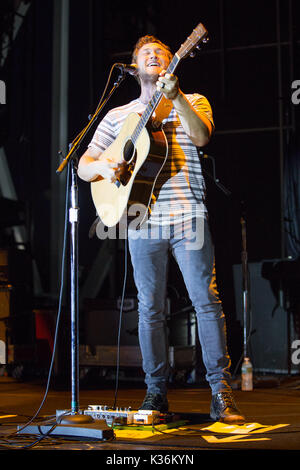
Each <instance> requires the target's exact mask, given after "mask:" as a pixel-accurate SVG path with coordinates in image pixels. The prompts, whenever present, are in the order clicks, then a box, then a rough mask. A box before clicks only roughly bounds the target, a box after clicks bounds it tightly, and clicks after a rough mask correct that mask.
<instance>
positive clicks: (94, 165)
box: [78, 150, 120, 183]
mask: <svg viewBox="0 0 300 470" xmlns="http://www.w3.org/2000/svg"><path fill="white" fill-rule="evenodd" d="M88 152H89V153H91V151H90V150H89V151H88ZM88 152H86V153H85V154H84V155H83V156H82V157H81V159H80V160H79V165H78V176H79V177H80V178H81V179H83V180H84V181H88V182H90V181H97V180H101V179H107V180H108V181H109V182H110V183H113V182H114V181H116V179H117V176H118V173H119V166H120V165H119V164H118V163H116V162H113V161H112V160H104V159H103V160H101V159H96V158H95V157H93V156H90V155H89V154H88Z"/></svg>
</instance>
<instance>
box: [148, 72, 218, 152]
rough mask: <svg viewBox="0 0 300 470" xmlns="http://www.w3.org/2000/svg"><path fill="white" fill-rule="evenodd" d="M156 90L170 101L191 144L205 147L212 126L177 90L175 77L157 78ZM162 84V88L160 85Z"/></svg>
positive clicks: (168, 75)
mask: <svg viewBox="0 0 300 470" xmlns="http://www.w3.org/2000/svg"><path fill="white" fill-rule="evenodd" d="M158 82H159V84H158V86H157V88H158V90H159V91H162V92H163V94H164V95H165V97H166V98H167V99H169V100H172V102H173V105H174V109H175V110H176V112H177V114H178V117H179V119H180V122H181V124H182V127H183V129H184V131H185V133H186V134H187V135H188V137H189V138H190V139H191V141H192V142H193V144H195V145H197V147H203V146H204V145H207V144H208V142H209V140H210V136H211V134H212V130H213V129H212V124H211V122H210V120H209V119H208V118H207V117H206V115H205V114H204V113H199V112H197V110H196V109H195V108H194V107H193V106H192V105H191V103H190V102H189V101H188V100H187V98H186V97H185V95H184V94H183V93H182V91H181V90H180V88H179V84H178V79H177V77H176V76H175V75H170V74H166V75H164V72H163V73H162V74H161V76H160V77H159V78H158ZM162 83H164V87H163V88H162V87H161V84H162Z"/></svg>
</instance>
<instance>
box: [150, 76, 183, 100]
mask: <svg viewBox="0 0 300 470" xmlns="http://www.w3.org/2000/svg"><path fill="white" fill-rule="evenodd" d="M156 89H157V91H161V92H162V93H163V94H164V96H165V97H166V98H167V99H168V100H174V99H175V98H176V97H177V95H178V93H179V83H178V78H177V77H176V75H173V74H170V73H166V71H165V70H162V72H161V73H160V74H159V77H158V80H157V82H156Z"/></svg>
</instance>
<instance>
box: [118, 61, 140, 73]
mask: <svg viewBox="0 0 300 470" xmlns="http://www.w3.org/2000/svg"><path fill="white" fill-rule="evenodd" d="M115 67H118V69H120V70H122V71H123V72H127V73H130V75H136V74H137V65H136V64H130V65H127V64H119V63H118V64H115Z"/></svg>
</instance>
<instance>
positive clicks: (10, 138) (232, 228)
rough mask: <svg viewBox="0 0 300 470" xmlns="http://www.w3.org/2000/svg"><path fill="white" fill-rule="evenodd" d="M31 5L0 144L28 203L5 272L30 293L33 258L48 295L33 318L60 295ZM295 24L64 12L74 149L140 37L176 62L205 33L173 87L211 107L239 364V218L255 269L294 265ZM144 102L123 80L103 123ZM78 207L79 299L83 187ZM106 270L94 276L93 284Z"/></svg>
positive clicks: (114, 291) (176, 278) (90, 216)
mask: <svg viewBox="0 0 300 470" xmlns="http://www.w3.org/2000/svg"><path fill="white" fill-rule="evenodd" d="M19 3H20V2H18V1H16V2H13V1H9V0H6V1H2V2H1V10H0V11H1V27H2V28H1V31H2V39H3V37H4V33H6V34H9V32H10V30H11V28H12V25H13V18H14V13H13V12H14V11H15V10H16V8H17V6H18V4H19ZM25 3H29V4H30V8H29V10H28V12H27V14H26V17H25V18H24V19H23V22H22V26H21V28H20V30H19V33H18V35H17V37H16V39H15V40H14V41H11V42H10V44H9V46H8V55H7V58H6V60H5V62H4V64H3V66H2V68H1V71H0V74H1V75H0V79H2V80H4V81H5V83H6V87H7V98H6V104H5V105H1V116H0V119H1V121H0V122H1V132H0V138H1V146H3V148H4V149H5V153H6V156H7V159H8V162H9V168H10V172H11V175H12V178H13V182H14V185H15V188H16V192H17V195H18V200H19V201H20V203H21V204H24V211H23V218H24V219H25V227H26V229H27V233H28V242H27V244H26V250H25V254H24V256H23V258H22V260H21V262H20V263H19V262H17V263H13V261H11V266H10V271H12V272H13V274H12V277H13V278H16V277H18V279H19V278H21V281H20V284H22V283H23V284H26V287H25V288H24V290H25V291H26V292H27V291H28V289H29V290H30V289H31V288H32V284H34V280H33V277H32V273H31V260H32V259H34V260H35V262H36V266H37V269H38V272H39V275H40V280H41V283H42V295H40V293H39V295H35V294H34V286H33V293H32V297H30V295H29V297H30V299H29V300H28V304H29V308H30V302H32V304H33V305H35V306H36V305H37V306H39V305H44V304H48V305H56V300H57V296H58V292H53V291H52V287H51V285H50V278H51V273H50V270H51V262H50V261H51V257H52V256H56V255H58V254H56V253H51V250H50V231H51V229H52V228H53V227H51V219H50V215H49V214H50V204H51V197H52V195H53V194H52V191H53V188H52V186H51V181H52V178H53V175H51V171H52V170H51V158H53V156H52V155H51V152H50V147H51V109H52V101H53V99H55V98H54V97H53V96H52V77H53V61H52V55H53V39H54V38H53V10H54V8H53V5H54V2H52V1H51V0H35V1H31V2H25ZM299 17H300V4H299V2H298V1H296V0H294V1H293V0H290V1H286V0H285V1H281V0H279V1H276V0H268V1H265V2H262V1H258V0H251V1H244V2H241V1H238V0H226V1H222V0H210V1H209V2H207V1H205V2H204V1H198V2H194V1H189V0H187V1H185V2H182V1H178V0H173V1H172V2H166V1H155V0H152V1H150V0H149V1H148V2H147V3H144V2H136V1H129V2H124V1H120V0H115V1H113V2H112V1H108V0H103V1H102V0H101V1H100V0H86V1H80V0H71V1H70V17H69V27H70V29H69V55H68V57H69V88H68V90H69V93H68V140H69V142H71V141H72V140H73V139H74V137H75V136H76V135H77V134H78V133H79V131H80V130H81V129H82V128H83V127H84V126H85V125H86V124H87V122H88V116H89V114H90V113H93V112H94V110H95V108H96V105H97V103H98V101H99V99H100V96H101V94H102V92H103V89H104V86H105V84H106V81H107V78H108V74H109V71H110V67H111V65H112V64H113V63H114V62H124V63H131V51H132V49H133V47H134V44H135V43H136V41H137V39H138V38H139V37H140V36H142V35H144V34H154V35H156V36H157V37H159V38H160V39H161V40H162V41H163V42H165V43H167V44H168V45H170V47H171V49H172V51H173V52H175V51H176V50H177V49H178V48H179V47H180V45H181V43H183V42H184V40H185V39H186V37H187V36H188V35H189V34H190V33H191V32H192V30H193V28H194V27H195V26H196V25H197V24H198V23H199V22H202V23H203V24H204V25H205V27H206V28H207V30H208V32H209V38H210V41H209V43H208V44H207V45H206V46H205V47H204V48H203V50H202V51H201V52H200V53H198V54H197V56H196V57H195V58H188V59H186V60H184V61H182V63H181V64H180V66H179V68H178V70H177V74H178V76H179V79H180V84H181V88H182V90H183V91H184V92H186V93H189V92H195V91H197V92H200V93H202V94H203V95H205V96H206V97H207V98H208V100H209V101H210V103H211V105H212V108H213V112H214V120H215V126H216V132H215V135H214V137H213V139H212V141H211V142H210V144H209V145H208V146H207V147H206V148H205V149H204V152H205V153H206V154H208V155H210V156H212V157H213V159H214V160H213V161H214V163H215V169H216V174H217V178H218V179H219V181H220V183H221V184H222V185H224V186H225V188H226V189H227V190H229V191H230V193H231V194H230V196H228V195H226V194H225V193H224V192H223V191H222V189H220V188H219V187H218V186H216V184H215V183H214V182H213V181H212V179H211V177H210V175H212V173H213V167H212V160H211V159H205V160H204V161H203V167H204V170H205V175H206V179H207V188H208V204H209V208H210V220H211V225H212V231H213V235H214V240H215V246H216V262H217V273H218V282H219V288H220V291H221V293H222V298H223V302H224V310H225V313H226V316H227V319H228V320H227V321H228V324H229V326H230V327H232V328H229V337H230V338H229V339H230V345H231V348H232V350H233V355H234V357H235V355H236V356H237V357H238V356H239V354H240V345H241V329H240V328H239V326H238V325H237V323H236V311H235V310H236V305H235V299H234V285H233V274H232V266H233V265H234V264H239V263H240V262H241V251H242V245H241V224H240V219H241V216H244V217H245V219H246V222H247V249H248V259H249V262H260V261H262V260H274V259H285V258H286V257H287V256H289V255H290V256H292V258H293V259H297V258H298V256H299V238H297V237H298V235H299V193H298V191H299V190H298V180H297V175H299V147H298V146H297V130H298V131H299V108H300V105H298V106H297V105H295V104H293V103H292V101H291V94H292V89H291V84H292V82H293V81H294V80H296V79H300V69H299V57H300V54H299V44H300V28H299V24H297V18H299ZM6 47H7V46H6ZM114 77H115V75H114ZM138 92H139V89H138V86H137V84H136V82H135V80H134V78H133V77H131V76H128V77H127V78H126V80H125V82H123V83H122V85H121V87H120V88H119V89H118V91H117V92H116V94H115V95H114V96H113V98H112V100H111V101H110V102H109V104H108V105H107V106H106V108H105V111H107V110H108V109H109V108H110V107H113V106H115V105H120V104H124V103H126V102H127V101H129V100H130V99H132V98H135V97H136V96H137V95H138ZM91 136H92V133H91V134H90V135H89V136H88V137H87V138H86V139H85V141H84V142H83V143H82V147H81V149H80V151H79V154H82V153H83V152H84V150H85V147H86V144H87V142H88V140H89V139H90V138H91ZM59 150H60V149H57V151H59ZM58 177H59V176H58ZM79 205H80V234H79V235H80V237H79V252H80V255H79V257H80V260H79V265H80V266H79V269H80V285H81V286H82V285H83V284H84V282H85V279H86V276H87V274H88V273H89V271H90V269H91V266H92V264H93V261H94V260H95V257H96V256H97V253H98V252H99V249H100V247H101V243H102V242H101V241H100V240H98V239H97V237H94V238H93V239H89V238H88V231H89V228H90V226H91V224H92V222H93V221H94V219H95V210H94V207H93V203H92V201H91V197H90V189H89V185H88V184H86V183H83V182H82V181H79ZM22 207H23V206H22ZM8 213H11V212H10V211H7V210H6V215H5V217H6V219H5V220H7V218H8ZM3 214H5V212H3ZM3 225H5V227H3V228H2V230H1V239H0V240H1V244H2V247H1V248H2V249H6V248H9V250H11V251H12V252H14V251H15V245H14V241H13V237H12V233H11V231H10V224H9V223H8V222H5V223H3ZM59 230H62V227H59ZM113 250H114V253H115V256H114V258H113V259H114V261H113V265H112V266H111V274H110V275H108V276H107V277H106V278H105V282H104V283H103V284H102V286H101V289H100V291H99V292H98V294H97V297H98V298H99V299H105V298H116V297H118V296H120V294H121V291H122V285H123V278H124V256H123V255H124V247H123V244H122V243H118V242H117V241H116V242H115V244H114V246H113ZM11 259H12V258H11ZM171 267H172V265H171ZM102 268H103V266H101V265H99V270H100V272H101V269H102ZM128 270H129V276H128V282H127V290H126V295H128V296H134V295H135V287H134V283H133V280H132V274H131V267H130V265H129V267H128ZM112 273H113V274H112ZM57 277H58V278H59V273H57ZM28 284H29V285H30V287H29V288H28ZM22 292H23V291H22ZM174 292H176V296H175V297H176V301H177V300H178V299H179V300H182V299H183V302H186V292H185V288H184V285H183V282H182V279H181V277H180V275H179V273H178V271H177V270H176V267H175V266H174V268H172V269H171V270H170V279H169V295H170V297H171V298H172V296H173V295H174ZM23 306H24V304H23ZM20 309H21V310H22V308H21V307H19V310H20ZM230 331H231V332H232V333H230ZM22 334H25V333H24V331H23V332H22ZM22 334H21V333H20V335H21V336H22ZM19 341H22V338H21V339H19Z"/></svg>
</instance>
